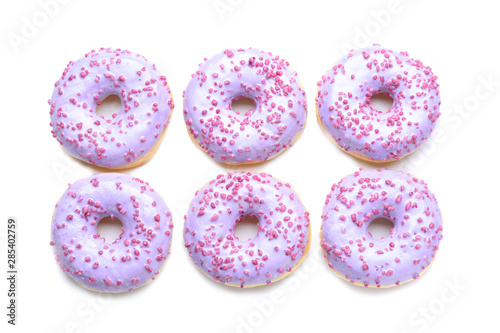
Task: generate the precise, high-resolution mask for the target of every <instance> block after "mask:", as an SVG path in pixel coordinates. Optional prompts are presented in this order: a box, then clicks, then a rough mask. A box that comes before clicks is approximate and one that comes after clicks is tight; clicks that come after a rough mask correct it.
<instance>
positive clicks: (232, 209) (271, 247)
mask: <svg viewBox="0 0 500 333" xmlns="http://www.w3.org/2000/svg"><path fill="white" fill-rule="evenodd" d="M248 215H250V216H255V217H257V219H258V221H259V222H258V228H259V229H258V233H257V236H255V237H254V238H253V239H251V240H248V241H244V240H240V239H238V238H237V237H236V236H235V235H234V231H235V227H236V224H237V223H238V222H239V221H241V220H242V219H243V218H244V217H245V216H248ZM185 218H186V221H185V224H184V240H185V246H186V248H187V250H188V251H189V256H190V257H191V259H192V260H193V262H194V263H195V264H196V265H197V266H198V267H199V268H200V269H201V270H202V271H203V272H205V274H206V275H208V276H209V277H211V278H212V279H214V280H215V281H218V282H220V283H223V284H226V285H231V286H239V287H242V288H243V287H252V286H257V285H262V284H270V283H271V282H273V281H275V280H277V279H280V278H282V277H284V276H286V275H287V274H289V273H290V272H291V271H292V270H293V269H294V267H297V265H298V264H299V263H300V262H301V259H302V258H304V257H305V255H306V253H307V250H308V248H309V246H308V245H309V213H308V212H307V211H306V210H305V208H304V206H303V205H302V202H301V201H300V199H299V196H298V195H297V193H295V192H294V190H293V189H292V188H291V187H290V185H288V184H286V183H283V182H281V181H279V180H277V179H275V178H273V177H272V176H271V175H269V174H265V173H252V172H244V171H242V172H238V173H228V174H226V175H219V176H217V178H216V179H214V180H212V181H211V182H210V183H208V184H207V185H205V186H204V187H203V188H201V189H200V190H199V191H197V192H196V195H195V197H194V198H193V200H192V201H191V205H190V206H189V210H188V213H187V215H186V217H185Z"/></svg>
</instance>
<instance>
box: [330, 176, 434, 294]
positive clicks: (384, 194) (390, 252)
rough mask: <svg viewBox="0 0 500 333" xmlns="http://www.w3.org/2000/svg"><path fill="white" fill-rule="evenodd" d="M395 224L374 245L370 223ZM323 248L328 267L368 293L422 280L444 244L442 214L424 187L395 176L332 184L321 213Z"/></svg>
mask: <svg viewBox="0 0 500 333" xmlns="http://www.w3.org/2000/svg"><path fill="white" fill-rule="evenodd" d="M380 217H382V218H385V219H388V220H390V221H391V222H392V223H394V229H392V230H391V234H390V235H389V236H387V237H385V238H382V239H374V238H373V237H372V236H371V235H370V234H369V233H368V231H367V228H368V225H369V224H370V222H372V221H373V220H375V219H376V218H380ZM322 218H323V223H322V225H321V247H322V248H323V253H324V256H325V259H326V260H327V262H328V263H329V266H330V267H331V268H332V269H333V270H334V271H335V272H336V273H338V274H339V275H340V276H341V277H343V278H344V279H346V280H348V281H350V282H352V283H357V284H361V285H364V286H366V287H389V286H394V285H400V284H401V283H403V282H406V281H409V280H412V279H418V278H419V276H420V274H422V272H423V271H424V270H425V269H427V268H428V267H429V266H430V265H431V263H432V260H433V259H434V257H435V255H436V253H437V250H438V249H439V243H440V242H441V239H442V238H443V233H442V232H443V227H442V217H441V211H440V209H439V206H438V204H437V201H436V198H435V197H434V195H433V194H432V193H431V192H430V190H429V189H428V187H427V184H425V183H424V182H423V181H421V180H418V179H417V178H415V177H413V176H411V175H409V174H406V173H404V172H402V171H394V170H388V169H384V170H380V169H379V170H362V169H361V170H360V171H359V172H355V173H354V174H351V175H349V176H347V177H345V178H343V179H342V180H341V181H340V182H338V183H336V184H333V186H332V191H331V192H330V194H328V196H327V198H326V202H325V207H324V209H323V216H322Z"/></svg>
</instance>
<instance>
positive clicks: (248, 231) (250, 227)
mask: <svg viewBox="0 0 500 333" xmlns="http://www.w3.org/2000/svg"><path fill="white" fill-rule="evenodd" d="M258 232H259V219H258V218H257V217H256V216H252V215H247V216H244V217H243V218H242V219H241V220H239V221H236V226H235V227H234V236H235V237H236V238H238V239H239V240H242V241H244V240H247V241H249V240H251V239H252V238H254V237H255V236H257V233H258Z"/></svg>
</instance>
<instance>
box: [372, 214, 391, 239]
mask: <svg viewBox="0 0 500 333" xmlns="http://www.w3.org/2000/svg"><path fill="white" fill-rule="evenodd" d="M392 229H394V223H393V222H392V221H391V220H389V219H386V218H383V217H379V218H376V219H375V220H373V221H371V222H370V224H369V225H368V228H367V231H368V233H369V234H370V236H372V237H373V238H374V239H383V238H385V237H387V236H389V235H390V234H391V231H392Z"/></svg>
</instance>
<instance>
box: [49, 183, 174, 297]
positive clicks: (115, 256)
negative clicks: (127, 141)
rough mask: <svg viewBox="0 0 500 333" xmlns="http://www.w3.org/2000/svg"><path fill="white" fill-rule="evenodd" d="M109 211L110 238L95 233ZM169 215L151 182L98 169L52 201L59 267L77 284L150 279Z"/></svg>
mask: <svg viewBox="0 0 500 333" xmlns="http://www.w3.org/2000/svg"><path fill="white" fill-rule="evenodd" d="M107 216H110V217H112V218H118V219H119V220H120V221H121V222H122V224H123V228H122V234H121V235H120V237H119V239H117V240H115V241H113V242H111V240H105V239H103V238H101V237H100V236H99V234H98V232H97V224H98V223H99V221H100V220H101V219H102V218H104V217H107ZM172 228H173V224H172V214H171V213H170V210H169V209H168V207H167V206H166V204H165V202H164V201H163V199H162V198H161V197H160V195H159V194H158V193H156V192H155V191H154V190H153V189H152V188H151V186H150V185H149V184H148V183H146V182H144V181H142V180H140V179H137V178H132V177H130V176H127V175H124V174H118V173H101V174H96V175H93V176H90V177H87V178H82V179H80V180H78V181H76V182H75V183H74V184H72V185H70V186H69V188H68V189H67V190H66V191H65V192H64V194H63V195H62V197H61V199H60V200H59V202H58V203H57V205H56V209H55V211H54V215H53V220H52V242H51V245H53V246H54V253H55V255H56V260H57V262H58V263H59V266H60V267H61V269H62V270H63V271H64V272H65V273H66V274H68V275H69V276H70V277H71V278H72V279H74V280H75V281H76V282H78V283H79V284H80V285H82V286H84V287H86V288H89V289H92V290H96V291H102V292H111V293H117V292H124V291H131V290H132V289H135V288H138V287H140V286H142V285H143V284H145V283H146V282H148V281H150V280H151V279H154V278H155V276H156V275H157V274H158V272H159V270H160V268H161V266H162V265H163V263H164V261H165V259H166V257H167V255H168V253H169V248H170V241H171V236H172Z"/></svg>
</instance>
